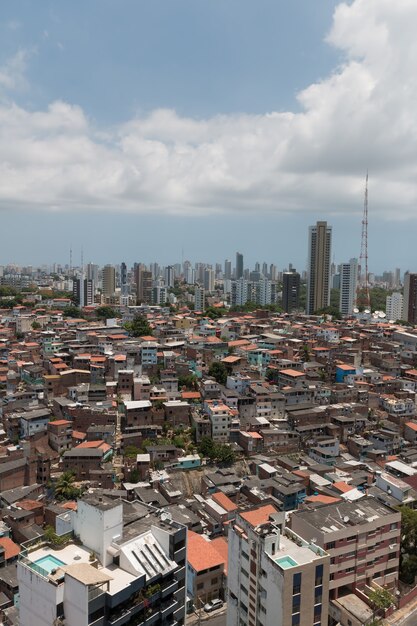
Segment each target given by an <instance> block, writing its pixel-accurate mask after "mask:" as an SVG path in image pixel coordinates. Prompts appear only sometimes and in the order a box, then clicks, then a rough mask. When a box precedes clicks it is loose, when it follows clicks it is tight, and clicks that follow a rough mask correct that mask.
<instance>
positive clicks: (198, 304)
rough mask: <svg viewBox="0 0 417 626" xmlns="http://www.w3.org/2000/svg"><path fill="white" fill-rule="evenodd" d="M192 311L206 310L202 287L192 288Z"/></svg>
mask: <svg viewBox="0 0 417 626" xmlns="http://www.w3.org/2000/svg"><path fill="white" fill-rule="evenodd" d="M194 310H195V311H201V312H204V311H205V310H206V295H205V291H204V289H203V287H197V286H196V287H195V288H194Z"/></svg>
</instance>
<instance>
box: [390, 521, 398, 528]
mask: <svg viewBox="0 0 417 626" xmlns="http://www.w3.org/2000/svg"><path fill="white" fill-rule="evenodd" d="M389 529H390V530H396V529H397V522H393V523H392V524H390V527H389Z"/></svg>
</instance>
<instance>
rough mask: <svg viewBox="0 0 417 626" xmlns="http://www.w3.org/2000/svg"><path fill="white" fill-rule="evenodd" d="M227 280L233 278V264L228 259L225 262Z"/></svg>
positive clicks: (225, 277)
mask: <svg viewBox="0 0 417 626" xmlns="http://www.w3.org/2000/svg"><path fill="white" fill-rule="evenodd" d="M223 278H224V279H225V280H230V279H231V278H232V262H231V261H229V259H226V260H225V262H224V277H223Z"/></svg>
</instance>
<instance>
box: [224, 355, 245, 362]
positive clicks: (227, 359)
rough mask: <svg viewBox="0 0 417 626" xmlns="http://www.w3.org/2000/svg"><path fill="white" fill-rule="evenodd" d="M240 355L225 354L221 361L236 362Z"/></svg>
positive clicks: (240, 358) (239, 359)
mask: <svg viewBox="0 0 417 626" xmlns="http://www.w3.org/2000/svg"><path fill="white" fill-rule="evenodd" d="M241 360H242V357H240V356H232V355H230V356H225V357H224V359H222V361H221V362H222V363H237V362H238V361H241Z"/></svg>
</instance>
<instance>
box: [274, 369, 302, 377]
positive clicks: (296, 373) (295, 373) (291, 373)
mask: <svg viewBox="0 0 417 626" xmlns="http://www.w3.org/2000/svg"><path fill="white" fill-rule="evenodd" d="M280 374H285V375H286V376H293V377H294V378H297V376H304V375H305V374H304V372H299V371H298V370H293V369H288V370H281V371H280Z"/></svg>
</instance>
